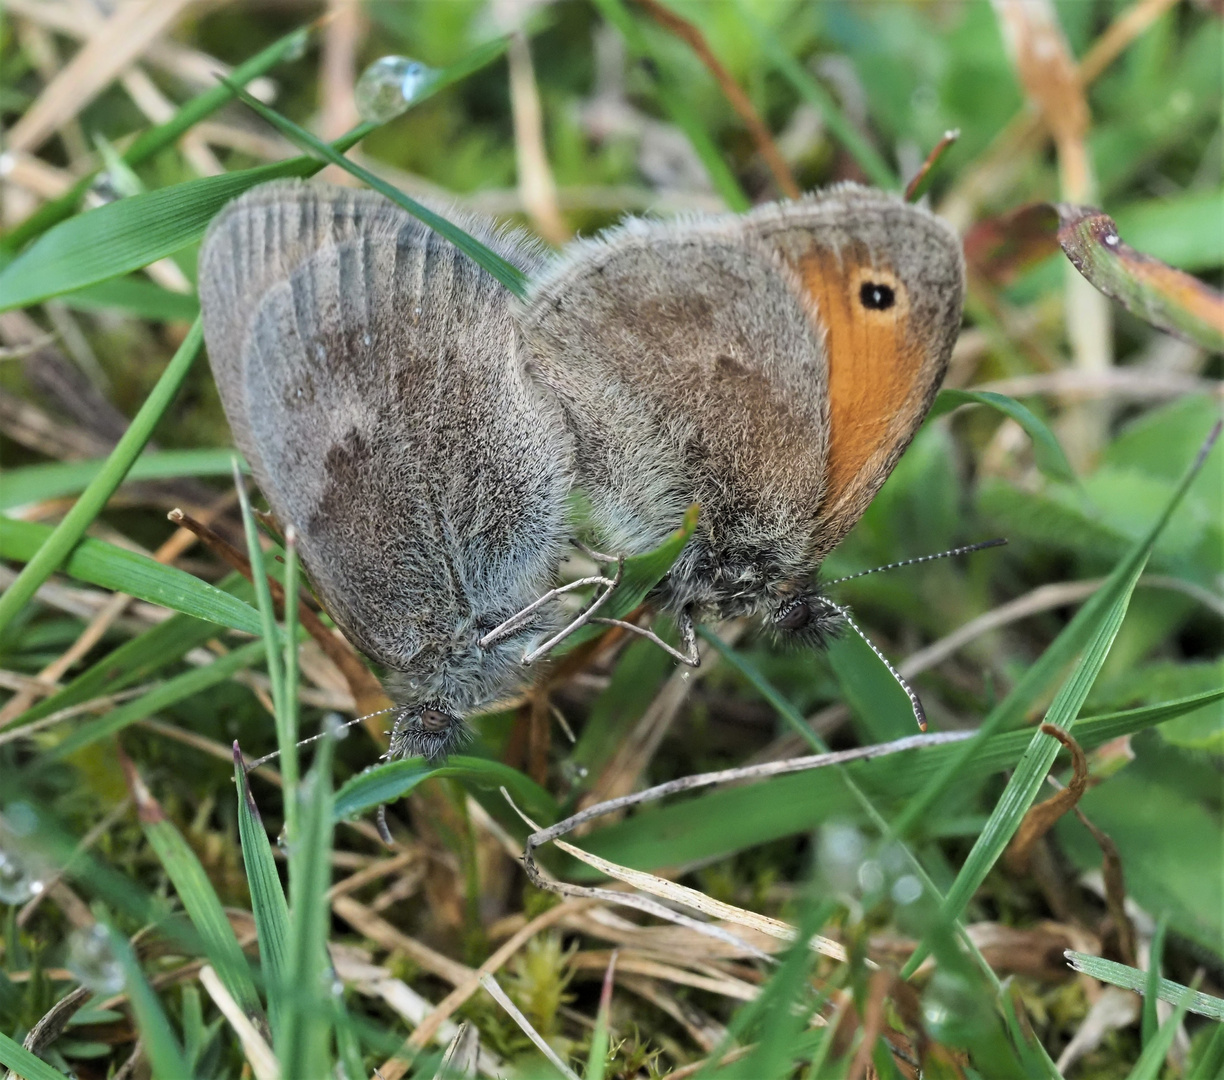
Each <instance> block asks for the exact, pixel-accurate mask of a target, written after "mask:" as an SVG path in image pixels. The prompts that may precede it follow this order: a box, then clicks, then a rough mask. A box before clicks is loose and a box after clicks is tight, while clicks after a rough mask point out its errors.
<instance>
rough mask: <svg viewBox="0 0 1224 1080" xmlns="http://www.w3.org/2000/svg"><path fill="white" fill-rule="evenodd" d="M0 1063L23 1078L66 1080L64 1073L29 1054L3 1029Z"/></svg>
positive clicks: (0, 1033) (24, 1079)
mask: <svg viewBox="0 0 1224 1080" xmlns="http://www.w3.org/2000/svg"><path fill="white" fill-rule="evenodd" d="M0 1065H3V1066H4V1067H5V1068H6V1069H11V1070H12V1071H13V1072H15V1073H16V1074H17V1075H18V1076H19V1077H22V1078H23V1080H68V1076H67V1075H66V1074H65V1073H62V1072H60V1071H59V1069H53V1068H51V1066H50V1065H48V1064H47V1063H46V1062H45V1061H43V1059H42V1058H40V1057H37V1056H36V1055H34V1054H31V1053H30V1051H29V1050H27V1049H26V1048H25V1047H24V1046H22V1045H21V1043H19V1042H14V1041H13V1040H12V1039H10V1038H9V1037H8V1036H7V1035H5V1034H4V1032H3V1031H0Z"/></svg>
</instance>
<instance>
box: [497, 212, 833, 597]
mask: <svg viewBox="0 0 1224 1080" xmlns="http://www.w3.org/2000/svg"><path fill="white" fill-rule="evenodd" d="M519 321H520V325H521V326H522V327H523V330H524V334H525V336H526V338H527V340H528V342H529V343H530V345H531V352H532V368H533V371H535V372H536V373H537V375H538V377H539V378H540V379H541V380H542V381H543V382H544V383H545V384H546V385H547V386H548V387H549V388H550V389H551V390H552V391H553V392H554V393H556V394H557V396H558V398H559V399H560V401H561V402H562V407H563V409H564V411H565V414H566V420H567V424H568V425H569V427H570V429H571V431H572V432H573V433H574V441H575V447H576V450H575V454H576V471H577V474H578V476H579V478H580V482H581V483H582V484H583V486H584V488H585V490H586V494H587V496H588V497H589V499H590V502H591V506H592V513H593V517H594V522H595V525H596V527H597V529H598V531H599V533H600V539H601V542H602V543H604V544H606V545H608V546H610V547H612V549H613V550H616V551H626V552H639V551H643V550H647V549H649V548H651V547H653V546H655V545H656V544H658V543H659V542H660V541H661V540H662V539H663V538H664V537H665V536H666V535H667V534H668V533H669V532H670V531H671V530H672V529H674V528H675V527H676V525H677V524H678V523H679V521H680V518H681V516H682V515H683V513H684V511H685V509H686V508H687V507H688V506H689V505H690V504H691V503H692V502H694V501H696V502H698V503H700V504H701V517H700V519H699V523H698V532H697V534H696V537H695V539H694V541H693V542H691V543H690V545H689V547H688V548H687V549H686V551H685V553H684V554H683V555H682V556H681V560H680V562H679V563H678V564H677V566H676V568H675V569H674V570H673V571H672V574H671V575H670V577H669V579H668V585H667V587H668V588H669V589H671V591H672V593H673V596H672V602H673V603H674V604H675V605H676V606H682V607H687V606H690V605H691V604H697V605H699V606H700V605H704V604H710V603H713V604H720V605H722V606H723V607H724V609H725V607H726V603H727V602H729V601H728V600H727V598H728V596H730V595H733V594H740V593H743V594H744V595H748V594H751V593H752V592H753V591H754V590H759V582H760V581H761V579H762V578H763V577H766V576H772V577H777V576H778V575H779V574H780V573H787V574H792V575H793V574H795V573H799V572H800V571H801V570H803V569H806V568H807V567H808V566H809V565H810V563H809V561H808V559H807V556H806V547H807V541H806V534H807V533H808V531H809V530H808V529H807V527H806V519H807V517H808V516H809V515H810V511H811V508H812V507H814V506H816V505H818V504H819V503H820V501H821V499H822V496H823V490H824V472H825V468H824V465H825V432H826V431H827V427H828V425H827V420H826V416H825V397H826V395H825V392H824V386H825V379H826V366H825V358H824V352H823V348H822V345H821V341H820V335H819V332H818V331H817V330H816V329H815V328H814V327H813V326H812V324H811V323H810V322H809V320H808V319H807V317H806V314H805V312H804V311H803V310H802V309H801V307H800V306H799V305H798V304H797V303H796V302H795V297H794V290H793V286H792V283H791V282H790V281H789V280H788V272H787V271H786V270H785V268H784V267H783V266H782V265H781V262H780V260H779V259H777V258H776V257H774V256H773V255H772V254H771V253H770V252H769V251H768V250H767V248H766V246H765V245H764V244H758V243H755V242H753V241H750V240H749V241H745V239H744V237H743V235H742V227H741V224H740V220H739V219H712V220H709V221H703V222H688V223H686V224H685V225H683V226H679V227H677V226H673V225H669V224H664V223H657V222H646V221H635V222H631V223H629V224H628V225H626V226H624V227H622V228H619V229H617V230H614V231H613V232H611V233H610V234H608V235H607V236H606V238H604V239H600V240H597V241H592V242H583V243H581V244H578V245H576V246H574V247H572V248H571V249H570V250H569V251H568V252H567V253H566V255H565V256H564V257H563V259H562V260H561V261H560V262H559V264H557V265H556V266H554V267H553V268H552V269H551V270H550V271H548V272H547V273H545V274H544V275H543V276H542V277H541V278H540V279H539V280H538V281H537V282H536V283H535V285H534V288H533V290H532V293H531V296H530V300H529V304H528V306H527V307H526V308H525V309H524V310H523V311H522V312H521V313H520V316H519Z"/></svg>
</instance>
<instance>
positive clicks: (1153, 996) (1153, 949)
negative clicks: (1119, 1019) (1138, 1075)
mask: <svg viewBox="0 0 1224 1080" xmlns="http://www.w3.org/2000/svg"><path fill="white" fill-rule="evenodd" d="M1168 928H1169V916H1168V912H1165V913H1164V914H1162V915H1161V917H1160V921H1159V922H1157V923H1156V931H1155V932H1154V933H1153V934H1152V944H1151V945H1150V946H1149V947H1148V974H1147V982H1146V983H1145V984H1144V991H1143V1012H1142V1014H1141V1017H1140V1025H1139V1030H1140V1035H1141V1036H1142V1042H1143V1045H1144V1046H1147V1044H1148V1043H1150V1042H1151V1041H1152V1039H1153V1038H1154V1037H1155V1035H1156V1031H1157V1029H1158V1028H1159V1027H1160V1018H1159V1017H1158V1016H1157V1015H1156V1000H1157V998H1158V997H1159V995H1160V968H1161V963H1162V962H1163V960H1164V942H1165V931H1166V930H1167V929H1168ZM1220 1004H1221V1005H1224V1002H1221V1003H1220ZM1221 1019H1224V1017H1221Z"/></svg>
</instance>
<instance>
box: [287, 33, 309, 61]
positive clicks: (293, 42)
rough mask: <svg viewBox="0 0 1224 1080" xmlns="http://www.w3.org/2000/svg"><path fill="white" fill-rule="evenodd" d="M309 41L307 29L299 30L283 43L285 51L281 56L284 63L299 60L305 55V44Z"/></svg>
mask: <svg viewBox="0 0 1224 1080" xmlns="http://www.w3.org/2000/svg"><path fill="white" fill-rule="evenodd" d="M309 41H310V32H309V30H305V29H303V30H299V31H298V32H297V33H296V34H294V35H293V37H291V38H290V39H289V40H288V41H287V42H286V43H285V51H284V53H283V54H282V58H283V59H284V60H285V62H286V63H290V62H292V61H294V60H301V59H302V57H303V56H305V55H306V45H307V43H308V42H309Z"/></svg>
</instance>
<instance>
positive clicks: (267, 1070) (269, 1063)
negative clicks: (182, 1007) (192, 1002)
mask: <svg viewBox="0 0 1224 1080" xmlns="http://www.w3.org/2000/svg"><path fill="white" fill-rule="evenodd" d="M200 984H201V985H202V986H203V987H204V989H205V990H207V991H208V996H209V997H210V998H212V1000H213V1004H214V1005H216V1006H217V1008H218V1009H219V1010H220V1011H221V1015H222V1016H224V1017H225V1019H226V1022H227V1023H228V1024H229V1026H230V1027H231V1028H232V1029H233V1031H234V1034H235V1035H237V1036H238V1041H239V1042H240V1043H241V1044H242V1051H243V1053H244V1054H245V1055H246V1061H247V1064H248V1065H249V1066H250V1067H251V1072H252V1073H254V1075H255V1080H280V1064H279V1063H278V1062H277V1060H276V1055H275V1054H273V1053H272V1048H271V1047H270V1046H269V1045H268V1044H267V1043H266V1042H265V1041H264V1037H263V1036H262V1035H260V1034H259V1032H258V1031H256V1030H255V1025H254V1024H252V1023H251V1021H250V1020H249V1019H248V1018H247V1015H246V1013H244V1012H243V1011H242V1008H241V1006H239V1004H238V1002H236V1001H235V1000H234V999H233V997H232V996H231V995H230V992H229V991H228V990H227V989H226V988H225V984H224V983H223V982H222V981H221V979H220V978H219V977H218V975H217V973H216V972H215V971H213V969H212V968H211V967H210V966H208V965H207V964H205V965H204V967H202V968H200Z"/></svg>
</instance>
